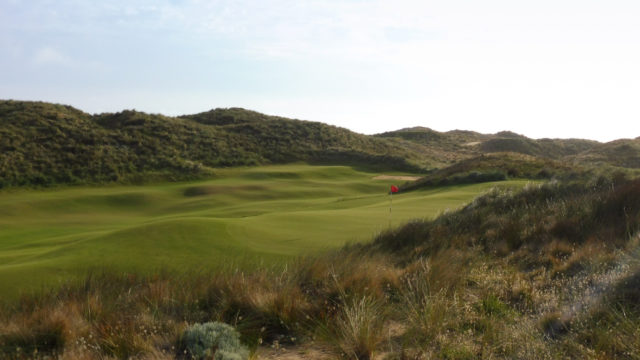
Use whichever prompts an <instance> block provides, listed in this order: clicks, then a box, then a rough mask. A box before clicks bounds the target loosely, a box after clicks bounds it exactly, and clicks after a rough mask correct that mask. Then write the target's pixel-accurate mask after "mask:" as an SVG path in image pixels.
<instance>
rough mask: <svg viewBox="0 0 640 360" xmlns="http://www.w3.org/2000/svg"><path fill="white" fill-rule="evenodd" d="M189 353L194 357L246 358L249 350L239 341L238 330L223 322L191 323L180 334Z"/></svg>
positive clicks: (217, 359)
mask: <svg viewBox="0 0 640 360" xmlns="http://www.w3.org/2000/svg"><path fill="white" fill-rule="evenodd" d="M182 341H183V344H185V345H186V348H187V350H188V351H189V354H190V355H191V356H192V357H193V358H195V359H205V358H211V356H213V359H214V360H247V359H248V358H249V350H247V348H246V347H245V346H243V345H242V343H241V342H240V335H239V334H238V332H237V331H236V330H235V329H234V328H233V327H231V326H230V325H227V324H225V323H221V322H217V321H216V322H208V323H204V324H193V325H191V326H190V327H189V328H188V329H187V330H186V331H185V332H184V334H183V336H182Z"/></svg>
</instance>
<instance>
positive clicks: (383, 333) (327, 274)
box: [0, 178, 640, 359]
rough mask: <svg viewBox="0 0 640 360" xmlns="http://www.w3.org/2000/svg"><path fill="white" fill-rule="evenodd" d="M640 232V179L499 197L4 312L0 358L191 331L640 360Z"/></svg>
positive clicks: (430, 351)
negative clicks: (328, 245) (221, 325)
mask: <svg viewBox="0 0 640 360" xmlns="http://www.w3.org/2000/svg"><path fill="white" fill-rule="evenodd" d="M639 234H640V180H634V181H629V180H624V179H621V178H619V179H617V180H615V181H613V180H611V179H607V178H595V179H593V180H591V181H589V182H584V181H579V182H565V183H557V182H551V183H547V184H544V185H531V186H529V187H527V188H525V189H524V190H522V191H513V190H495V191H492V192H490V193H488V194H486V195H484V196H481V197H479V198H477V199H476V200H474V201H473V202H471V203H470V204H469V205H467V206H465V207H463V208H461V209H459V210H457V211H453V212H447V213H445V214H442V215H441V216H439V217H438V218H436V219H435V220H416V221H412V222H410V223H408V224H407V225H405V226H402V227H399V228H397V229H392V230H390V231H387V232H384V233H382V234H380V235H378V236H377V237H376V238H375V239H374V241H373V242H371V243H368V244H361V245H353V246H350V247H346V248H343V249H341V250H337V251H330V252H328V253H326V254H323V255H318V256H313V257H305V258H301V259H299V260H298V261H296V262H294V263H292V264H291V263H290V264H288V265H287V266H286V267H280V266H272V267H262V268H259V269H255V270H252V271H248V272H241V271H237V270H233V269H229V270H226V271H225V270H219V271H216V272H213V273H207V272H204V273H200V274H194V275H191V276H181V277H176V276H173V275H170V274H159V275H155V276H151V277H144V276H139V275H117V274H102V275H94V276H90V277H87V278H86V280H85V281H84V282H82V283H79V284H77V283H70V284H69V285H65V286H62V288H59V289H56V290H54V291H50V292H43V293H40V294H37V295H31V296H25V297H24V298H23V299H22V301H20V303H19V304H18V303H13V304H7V305H5V307H4V308H3V310H2V311H1V312H0V334H2V335H1V336H0V343H1V344H2V346H1V347H0V349H2V351H3V353H4V354H5V356H7V357H13V358H21V357H22V355H21V354H33V353H34V352H35V351H36V349H37V351H38V354H41V355H42V354H49V355H51V354H54V355H59V356H61V358H63V359H75V358H83V359H92V358H105V357H107V358H110V357H113V358H129V357H134V358H155V359H159V358H166V359H169V358H176V357H177V358H180V357H181V356H182V354H183V353H184V350H186V348H185V346H186V345H184V341H183V339H182V334H184V331H185V330H186V329H187V328H188V327H189V324H194V323H203V322H209V321H222V322H225V323H228V324H231V325H233V326H234V327H235V328H236V329H237V330H238V331H239V332H240V333H241V334H242V341H243V342H244V344H246V345H248V346H249V347H251V348H253V349H255V350H256V351H257V352H258V353H260V354H264V353H265V352H269V351H271V352H273V351H274V350H269V351H266V350H264V348H263V347H261V346H259V344H261V343H262V344H268V345H273V347H278V346H283V347H285V348H289V352H287V353H290V351H291V347H294V348H297V347H302V348H304V349H305V353H306V354H307V355H306V356H312V357H319V358H322V357H325V358H334V357H336V356H339V355H340V354H343V355H344V356H346V357H347V358H353V359H370V358H372V357H373V356H374V355H376V354H377V355H379V356H381V357H383V358H387V359H402V358H417V359H420V358H426V359H429V358H433V359H443V358H444V359H474V358H486V359H496V358H505V359H512V358H532V359H557V358H570V359H637V358H638V357H639V356H640V342H639V339H640V336H639V335H640V333H639V327H638V324H639V323H640V307H639V306H638V303H640V302H639V300H640V298H639V296H640V292H639V291H638V285H639V281H638V279H640V275H639V274H640V262H639V261H638V260H640V258H639V257H638V246H640V237H639V236H638V235H639ZM314 338H315V339H316V340H315V341H313V340H312V339H314ZM322 344H324V345H322ZM321 345H322V346H321ZM317 346H319V347H317ZM316 347H317V348H316ZM319 349H322V350H319ZM24 357H28V356H27V355H25V356H24Z"/></svg>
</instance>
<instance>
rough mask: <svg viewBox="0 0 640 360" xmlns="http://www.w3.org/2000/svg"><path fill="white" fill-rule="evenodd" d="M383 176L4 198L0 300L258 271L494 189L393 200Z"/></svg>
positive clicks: (346, 174)
mask: <svg viewBox="0 0 640 360" xmlns="http://www.w3.org/2000/svg"><path fill="white" fill-rule="evenodd" d="M377 175H380V174H379V173H372V172H365V171H359V170H355V169H353V168H351V167H346V166H310V165H283V166H263V167H255V168H234V169H224V170H220V171H219V172H218V174H217V176H216V177H215V178H213V179H211V180H207V181H198V182H191V183H170V184H156V185H145V186H106V187H74V188H59V189H52V190H13V191H4V192H0V289H2V290H0V294H2V295H4V296H11V295H16V294H17V293H18V292H20V291H25V290H30V289H33V288H35V287H39V286H43V285H51V284H55V283H57V282H60V281H64V280H66V279H69V278H76V277H78V276H83V274H86V272H87V271H90V270H92V269H102V268H109V269H115V270H117V271H127V272H134V271H135V272H151V271H157V270H159V269H163V270H168V271H193V270H199V269H209V268H213V267H217V266H221V265H225V266H228V264H230V263H231V264H234V266H241V267H251V266H255V265H256V264H272V263H276V262H282V261H283V260H286V259H290V258H292V257H294V256H296V255H301V254H309V253H315V252H318V251H322V250H324V249H328V248H334V247H337V246H341V245H344V244H345V243H348V242H360V241H368V240H371V239H372V237H373V236H375V234H376V233H378V232H380V231H382V230H384V229H386V228H388V227H390V226H397V225H400V224H402V223H404V222H406V221H407V220H409V219H411V218H416V217H433V216H435V215H437V214H438V213H440V212H442V211H444V210H445V209H453V208H456V207H458V206H460V205H462V204H463V203H465V202H468V201H470V200H471V199H473V198H474V197H475V196H477V195H479V194H480V193H482V192H484V191H487V190H488V189H490V188H492V187H494V186H514V187H521V186H523V185H524V184H526V183H527V181H525V180H522V181H504V182H500V183H484V184H474V185H465V186H452V187H446V188H440V189H432V190H425V191H414V192H411V193H407V194H396V195H393V209H392V213H390V211H389V206H390V197H389V195H388V194H387V191H388V188H389V185H390V184H392V183H397V182H398V181H394V180H374V179H373V178H374V177H375V176H377Z"/></svg>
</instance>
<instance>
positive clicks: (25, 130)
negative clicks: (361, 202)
mask: <svg viewBox="0 0 640 360" xmlns="http://www.w3.org/2000/svg"><path fill="white" fill-rule="evenodd" d="M296 161H305V162H309V163H323V164H347V165H359V166H372V165H375V166H377V167H382V168H387V169H402V170H413V171H418V170H420V169H421V167H422V166H425V165H426V164H427V163H428V161H429V160H428V159H427V160H424V159H422V158H421V157H420V156H419V153H418V152H416V151H415V150H414V149H412V148H411V147H410V146H407V145H406V144H405V145H402V144H398V143H397V142H393V141H387V140H384V139H378V138H374V137H369V136H365V135H361V134H357V133H354V132H351V131H349V130H346V129H343V128H338V127H335V126H329V125H325V124H322V123H316V122H309V121H300V120H291V119H285V118H280V117H274V116H267V115H263V114H259V113H256V112H252V111H247V110H243V109H216V110H212V111H209V112H206V113H201V114H196V115H191V116H182V117H167V116H162V115H157V114H146V113H142V112H138V111H133V110H125V111H122V112H119V113H106V114H98V115H90V114H87V113H84V112H82V111H80V110H77V109H74V108H72V107H70V106H64V105H57V104H50V103H42V102H24V101H10V100H9V101H0V187H9V186H24V185H36V186H42V185H51V184H60V183H63V184H86V183H106V182H143V181H149V180H150V179H154V178H157V179H165V180H166V179H169V180H175V179H183V180H184V179H192V178H201V177H206V176H211V175H212V174H213V170H212V169H213V168H218V167H229V166H246V165H259V164H274V163H291V162H296Z"/></svg>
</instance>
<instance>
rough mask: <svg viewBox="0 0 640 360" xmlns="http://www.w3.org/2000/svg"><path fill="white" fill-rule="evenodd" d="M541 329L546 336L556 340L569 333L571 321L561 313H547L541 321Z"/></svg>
mask: <svg viewBox="0 0 640 360" xmlns="http://www.w3.org/2000/svg"><path fill="white" fill-rule="evenodd" d="M540 328H541V329H542V331H543V332H544V334H545V335H546V336H548V337H549V338H551V339H555V338H557V337H559V336H561V335H563V334H566V333H567V332H568V331H569V319H567V317H566V316H564V315H563V314H562V313H560V312H552V313H547V314H545V315H544V316H543V317H542V318H541V319H540Z"/></svg>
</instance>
